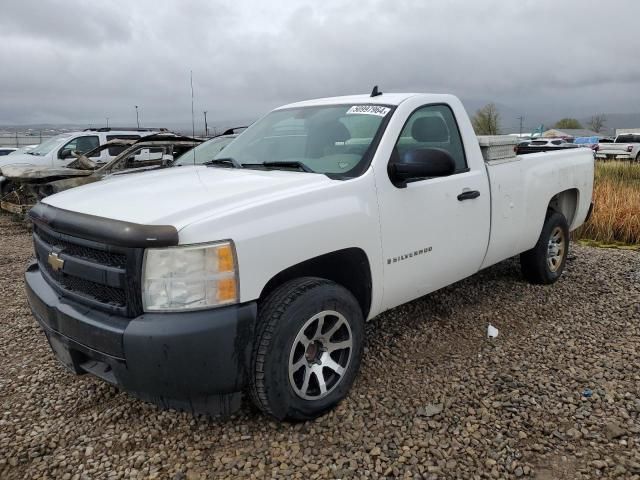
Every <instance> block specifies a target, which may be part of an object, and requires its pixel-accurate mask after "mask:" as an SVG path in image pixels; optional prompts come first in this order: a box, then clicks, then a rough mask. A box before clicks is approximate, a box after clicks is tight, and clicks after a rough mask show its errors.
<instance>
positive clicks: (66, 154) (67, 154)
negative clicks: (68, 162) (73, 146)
mask: <svg viewBox="0 0 640 480" xmlns="http://www.w3.org/2000/svg"><path fill="white" fill-rule="evenodd" d="M71 157H73V151H72V150H68V149H66V148H65V149H64V150H60V153H58V158H61V159H63V160H64V159H65V158H71Z"/></svg>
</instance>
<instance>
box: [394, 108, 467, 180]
mask: <svg viewBox="0 0 640 480" xmlns="http://www.w3.org/2000/svg"><path fill="white" fill-rule="evenodd" d="M427 107H446V108H447V109H449V112H451V117H452V118H453V122H454V124H455V127H456V130H457V133H458V138H459V139H460V148H461V149H462V157H463V159H464V164H465V168H461V169H456V171H455V172H453V173H452V174H451V175H449V176H453V175H458V174H460V173H467V172H469V171H471V168H469V162H468V161H467V151H466V149H465V148H464V139H463V138H462V133H461V131H460V125H459V124H458V119H457V118H456V114H455V112H454V111H453V108H451V105H449V104H448V103H445V102H435V103H425V104H424V105H420V106H419V107H416V108H414V109H413V110H412V111H411V113H410V114H409V115H408V116H407V119H406V120H405V122H404V123H403V124H402V128H401V129H400V133H399V134H398V138H396V141H395V143H394V144H393V149H394V150H396V146H397V145H398V141H399V140H400V137H401V136H402V132H404V129H405V128H406V127H407V125H408V123H409V121H410V120H411V118H412V117H413V115H415V113H416V112H417V111H418V110H422V109H423V108H427ZM445 123H446V120H445ZM447 126H448V127H449V125H447ZM392 160H393V153H392V157H391V158H389V161H388V163H387V171H388V172H390V171H391V170H390V168H391V163H392ZM431 178H434V177H425V178H420V179H416V180H413V181H411V182H410V183H415V182H423V181H425V180H430V179H431ZM437 178H442V177H437ZM389 179H390V180H391V177H389ZM391 183H392V184H393V181H392V182H391ZM396 188H400V187H397V186H396Z"/></svg>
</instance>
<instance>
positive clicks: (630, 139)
mask: <svg viewBox="0 0 640 480" xmlns="http://www.w3.org/2000/svg"><path fill="white" fill-rule="evenodd" d="M616 143H640V135H636V134H625V135H618V138H616Z"/></svg>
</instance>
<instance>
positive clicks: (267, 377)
mask: <svg viewBox="0 0 640 480" xmlns="http://www.w3.org/2000/svg"><path fill="white" fill-rule="evenodd" d="M363 339H364V319H363V316H362V310H361V309H360V306H359V305H358V302H357V300H356V299H355V298H354V296H353V295H352V294H351V292H349V291H348V290H347V289H346V288H344V287H342V286H340V285H338V284H336V283H333V282H330V281H328V280H324V279H320V278H313V277H304V278H299V279H295V280H291V281H289V282H287V283H285V284H283V285H281V286H280V287H278V288H277V289H276V290H274V291H273V292H272V293H270V294H269V295H268V297H267V298H266V299H265V300H264V302H262V303H261V304H260V305H259V307H258V325H257V329H256V339H255V343H254V345H255V346H254V351H253V356H252V361H251V377H250V386H249V394H250V396H251V399H252V401H253V403H255V405H256V406H257V407H258V408H259V409H260V410H262V411H263V412H265V413H267V414H269V415H272V416H274V417H276V418H277V419H279V420H284V419H289V420H311V419H313V418H316V417H318V416H320V415H322V414H323V413H325V412H327V411H329V410H331V409H332V408H333V407H335V406H336V405H337V404H338V403H339V402H340V401H341V400H342V399H343V398H344V397H345V396H346V395H347V393H348V392H349V389H350V388H351V385H352V384H353V381H354V379H355V377H356V375H357V373H358V369H359V367H360V361H361V357H362V344H363ZM309 340H311V341H309ZM305 345H306V346H305ZM339 371H340V374H339V373H338V372H339ZM320 376H321V377H322V382H321V381H320ZM321 383H324V392H323V390H322V389H321Z"/></svg>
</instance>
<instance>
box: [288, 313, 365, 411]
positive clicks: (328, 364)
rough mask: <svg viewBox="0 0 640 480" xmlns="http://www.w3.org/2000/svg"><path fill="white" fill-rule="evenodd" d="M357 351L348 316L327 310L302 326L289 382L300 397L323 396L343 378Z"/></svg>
mask: <svg viewBox="0 0 640 480" xmlns="http://www.w3.org/2000/svg"><path fill="white" fill-rule="evenodd" d="M352 351H353V335H352V334H351V327H350V326H349V323H348V322H347V320H346V318H344V316H343V315H342V314H340V313H338V312H336V311H333V310H325V311H322V312H320V313H317V314H316V315H314V316H313V317H311V318H310V319H309V320H307V322H306V323H305V324H304V325H303V326H302V328H301V329H300V331H299V332H298V335H297V336H296V338H295V340H294V341H293V345H292V346H291V353H290V354H289V382H290V384H291V388H293V391H294V392H295V393H296V395H298V396H299V397H300V398H303V399H305V400H319V399H321V398H324V397H326V396H327V395H329V393H331V392H332V391H333V390H334V389H335V388H336V387H337V386H338V385H339V384H340V382H341V381H342V378H343V377H344V374H345V372H346V371H347V368H349V362H350V361H351V353H352Z"/></svg>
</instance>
